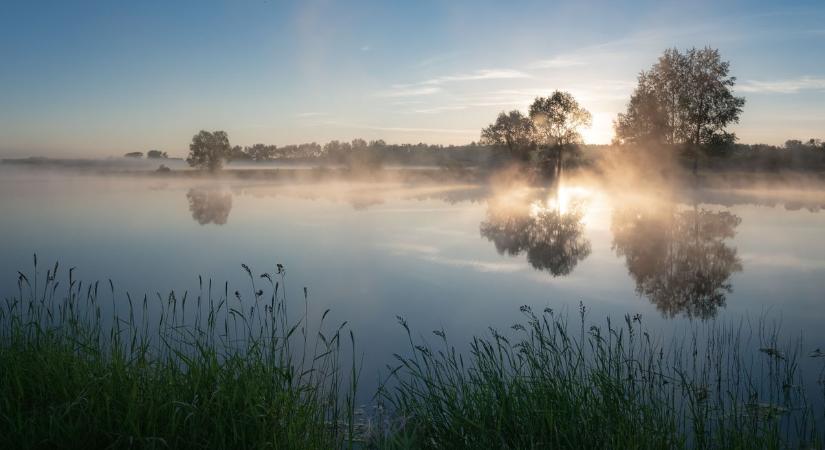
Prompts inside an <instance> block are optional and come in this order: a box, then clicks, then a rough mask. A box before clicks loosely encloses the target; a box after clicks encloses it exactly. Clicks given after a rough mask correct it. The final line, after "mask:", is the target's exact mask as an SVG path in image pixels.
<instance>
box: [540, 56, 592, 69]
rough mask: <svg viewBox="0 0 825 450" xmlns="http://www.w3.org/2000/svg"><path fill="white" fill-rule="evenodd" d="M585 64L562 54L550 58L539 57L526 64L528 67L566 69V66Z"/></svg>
mask: <svg viewBox="0 0 825 450" xmlns="http://www.w3.org/2000/svg"><path fill="white" fill-rule="evenodd" d="M583 65H585V62H584V61H581V60H578V59H572V58H566V57H563V56H557V57H555V58H550V59H541V60H538V61H533V62H532V63H530V64H528V65H527V68H529V69H566V68H568V67H577V66H583Z"/></svg>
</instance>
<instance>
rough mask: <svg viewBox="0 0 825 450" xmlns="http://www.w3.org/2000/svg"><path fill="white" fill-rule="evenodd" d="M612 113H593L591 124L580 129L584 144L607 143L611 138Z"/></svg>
mask: <svg viewBox="0 0 825 450" xmlns="http://www.w3.org/2000/svg"><path fill="white" fill-rule="evenodd" d="M613 118H614V115H613V114H609V113H602V112H597V113H593V125H591V126H590V128H586V129H584V130H582V139H584V142H585V143H586V144H609V143H610V141H611V140H613Z"/></svg>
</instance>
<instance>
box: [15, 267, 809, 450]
mask: <svg viewBox="0 0 825 450" xmlns="http://www.w3.org/2000/svg"><path fill="white" fill-rule="evenodd" d="M242 269H243V270H244V272H245V273H246V274H247V275H248V277H249V288H248V289H244V291H245V292H248V293H247V294H242V293H241V292H239V291H231V290H230V288H229V286H228V284H223V285H222V286H220V288H214V287H213V286H212V283H211V281H208V280H207V281H206V282H205V283H204V282H203V280H201V279H200V278H199V289H198V293H197V294H196V295H194V296H192V297H190V296H189V295H188V294H187V293H184V295H183V296H182V297H178V296H176V295H175V294H174V293H171V294H169V295H168V296H160V295H156V296H155V297H153V298H150V297H143V298H142V299H139V300H137V301H136V300H134V299H132V298H131V297H130V296H129V295H128V294H124V295H123V296H119V295H117V294H116V290H115V288H114V285H113V283H111V282H109V283H108V286H105V287H104V288H103V289H101V286H99V285H98V284H97V283H95V284H92V285H84V284H83V283H82V282H79V281H77V280H75V279H74V271H73V269H70V270H69V271H68V273H67V277H65V279H63V281H65V284H64V285H63V288H61V287H60V286H61V283H60V281H59V278H60V277H59V276H58V273H60V272H59V266H58V265H57V264H55V266H54V267H53V268H49V269H48V270H47V271H46V274H45V279H40V278H39V277H38V273H39V272H38V270H39V268H38V267H37V261H36V258H35V267H34V271H33V273H32V275H31V276H26V275H25V274H23V273H19V276H18V292H17V294H16V296H15V297H11V298H7V299H6V300H5V302H4V304H3V305H2V308H0V441H1V442H2V444H3V447H4V448H72V447H74V448H126V447H129V448H347V447H349V448H352V447H357V448H443V449H452V448H474V449H475V448H514V449H515V448H570V449H572V448H615V449H618V448H622V449H624V448H629V449H634V448H635V449H648V448H651V449H654V448H655V449H660V448H726V449H727V448H734V449H736V448H742V449H745V448H822V447H823V442H825V436H823V429H822V423H823V419H825V417H823V415H825V410H823V406H822V405H823V403H825V390H822V377H823V375H825V368H822V369H821V370H822V371H817V370H814V372H815V373H813V375H814V376H817V377H818V380H813V381H812V380H809V379H806V378H805V377H804V376H803V374H804V373H807V374H808V375H811V371H810V370H808V371H803V370H801V369H800V362H801V361H802V362H805V360H807V362H819V361H822V360H824V359H825V358H823V356H825V354H823V353H822V352H821V351H814V352H804V351H803V348H802V344H801V342H800V341H798V340H797V341H790V342H781V341H780V339H779V330H778V328H777V327H775V326H773V325H772V324H770V323H768V322H767V321H765V320H759V321H756V322H742V323H740V324H738V325H729V324H723V323H721V322H703V323H700V322H696V323H693V324H692V325H691V326H690V327H688V329H687V330H686V331H685V333H683V334H682V335H679V336H677V337H676V338H674V340H673V341H668V342H665V341H664V340H662V339H661V338H656V337H655V335H654V334H651V333H650V332H649V331H648V330H647V329H646V328H645V326H644V325H643V323H642V319H641V317H640V316H626V317H625V318H624V321H623V322H621V323H618V324H617V323H614V322H612V321H610V320H609V319H608V320H606V321H605V322H604V324H603V325H601V326H596V325H590V322H589V321H588V319H587V317H586V316H587V313H586V311H585V308H584V306H580V309H579V320H578V323H577V321H576V320H569V319H568V316H567V315H566V314H561V315H560V314H557V313H556V312H554V311H553V310H550V309H545V310H544V311H543V312H540V313H536V312H534V311H533V310H532V309H531V308H529V307H527V306H524V307H522V308H521V310H522V313H523V314H524V319H523V320H522V321H521V322H520V323H517V324H515V325H513V326H512V329H510V330H507V332H499V331H497V330H494V329H491V330H490V332H489V334H488V335H484V336H477V337H474V338H473V339H472V341H471V342H470V344H469V348H468V349H466V351H465V349H464V348H461V349H458V348H457V347H456V346H454V345H453V344H451V343H450V341H449V339H448V338H447V332H446V331H445V330H436V331H434V332H433V334H434V336H435V338H434V340H435V344H430V343H428V342H427V339H424V338H423V337H420V338H414V337H413V336H414V332H413V330H412V329H411V327H410V326H409V324H408V323H407V322H406V321H405V320H404V319H403V318H400V317H399V318H398V319H399V322H400V325H401V327H402V328H403V329H404V330H405V332H406V335H407V338H408V342H409V347H408V349H407V350H406V351H405V352H403V353H399V354H396V355H395V358H396V360H397V364H396V365H395V366H393V367H391V368H390V369H391V372H390V374H389V377H388V378H387V379H386V380H385V382H384V383H382V384H381V386H380V387H379V389H378V392H377V394H376V395H375V397H374V398H375V402H374V404H373V405H372V406H371V408H372V409H371V410H370V412H369V413H365V412H364V410H363V409H361V408H356V405H355V398H356V397H355V394H356V390H357V387H358V386H357V384H358V379H359V376H360V373H359V363H358V361H357V360H356V356H355V355H356V354H357V353H356V348H355V339H354V336H353V334H352V332H351V331H349V330H348V329H347V328H346V327H345V324H341V325H338V326H331V327H330V326H327V325H325V321H326V320H328V319H327V315H328V314H327V313H328V312H329V311H326V312H324V313H323V314H322V315H321V318H320V321H319V323H318V325H317V326H316V327H312V330H310V326H309V325H308V324H309V322H310V321H308V315H309V308H308V293H307V290H306V289H304V291H303V294H304V295H303V296H304V298H303V302H302V303H300V302H299V303H289V304H288V302H287V301H286V296H285V292H286V289H285V288H284V284H285V282H286V270H285V268H284V267H283V266H281V265H277V266H276V268H275V270H274V271H273V272H272V273H264V274H261V275H259V276H256V275H253V272H252V270H251V269H250V268H249V267H247V266H246V265H242ZM107 288H108V289H107ZM288 306H289V308H288ZM287 309H290V311H289V312H290V314H288V311H287ZM295 309H297V310H298V311H297V313H298V314H297V317H298V318H297V319H295V320H291V319H290V317H291V316H292V315H295V313H296V311H294V310H295ZM301 309H303V311H301ZM347 355H351V357H352V359H351V360H350V359H349V358H347V357H346V356H347ZM345 359H346V361H344V360H345ZM812 389H813V390H814V391H815V390H817V389H819V390H820V393H819V394H818V395H819V397H818V398H817V397H810V396H809V392H810V391H811V390H812ZM811 399H813V400H815V401H811ZM814 405H816V406H814Z"/></svg>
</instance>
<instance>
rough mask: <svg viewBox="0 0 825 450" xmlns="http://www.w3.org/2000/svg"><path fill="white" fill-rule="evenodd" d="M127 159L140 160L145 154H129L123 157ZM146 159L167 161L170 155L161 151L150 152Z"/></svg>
mask: <svg viewBox="0 0 825 450" xmlns="http://www.w3.org/2000/svg"><path fill="white" fill-rule="evenodd" d="M123 156H124V157H126V158H135V159H140V158H143V152H129V153H126V154H125V155H123ZM146 157H147V158H149V159H166V158H168V157H169V155H167V154H166V152H162V151H160V150H149V151H148V152H146Z"/></svg>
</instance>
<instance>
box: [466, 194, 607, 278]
mask: <svg viewBox="0 0 825 450" xmlns="http://www.w3.org/2000/svg"><path fill="white" fill-rule="evenodd" d="M583 216H584V209H583V204H582V203H580V202H571V203H569V204H568V205H565V207H563V208H562V207H561V206H560V203H559V202H558V197H557V198H556V201H555V202H552V203H551V204H549V205H545V204H543V203H541V202H532V203H528V202H515V205H514V202H502V201H498V202H496V201H491V203H490V205H489V207H488V210H487V220H486V221H484V222H482V223H481V225H480V227H479V228H480V231H481V235H482V236H483V237H485V238H487V240H489V241H491V242H492V243H493V244H494V245H495V247H496V250H497V251H498V253H499V254H502V255H504V254H507V255H510V256H516V255H519V254H522V253H526V254H527V261H528V262H529V263H530V265H531V266H533V268H534V269H536V270H542V271H546V272H548V273H550V274H551V275H553V276H554V277H557V276H561V275H568V274H570V273H571V272H573V269H575V268H576V265H577V264H578V263H579V262H580V261H582V260H584V259H585V258H587V256H588V255H590V251H591V249H590V241H589V240H588V239H587V238H585V237H584V224H583V223H582V217H583Z"/></svg>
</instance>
